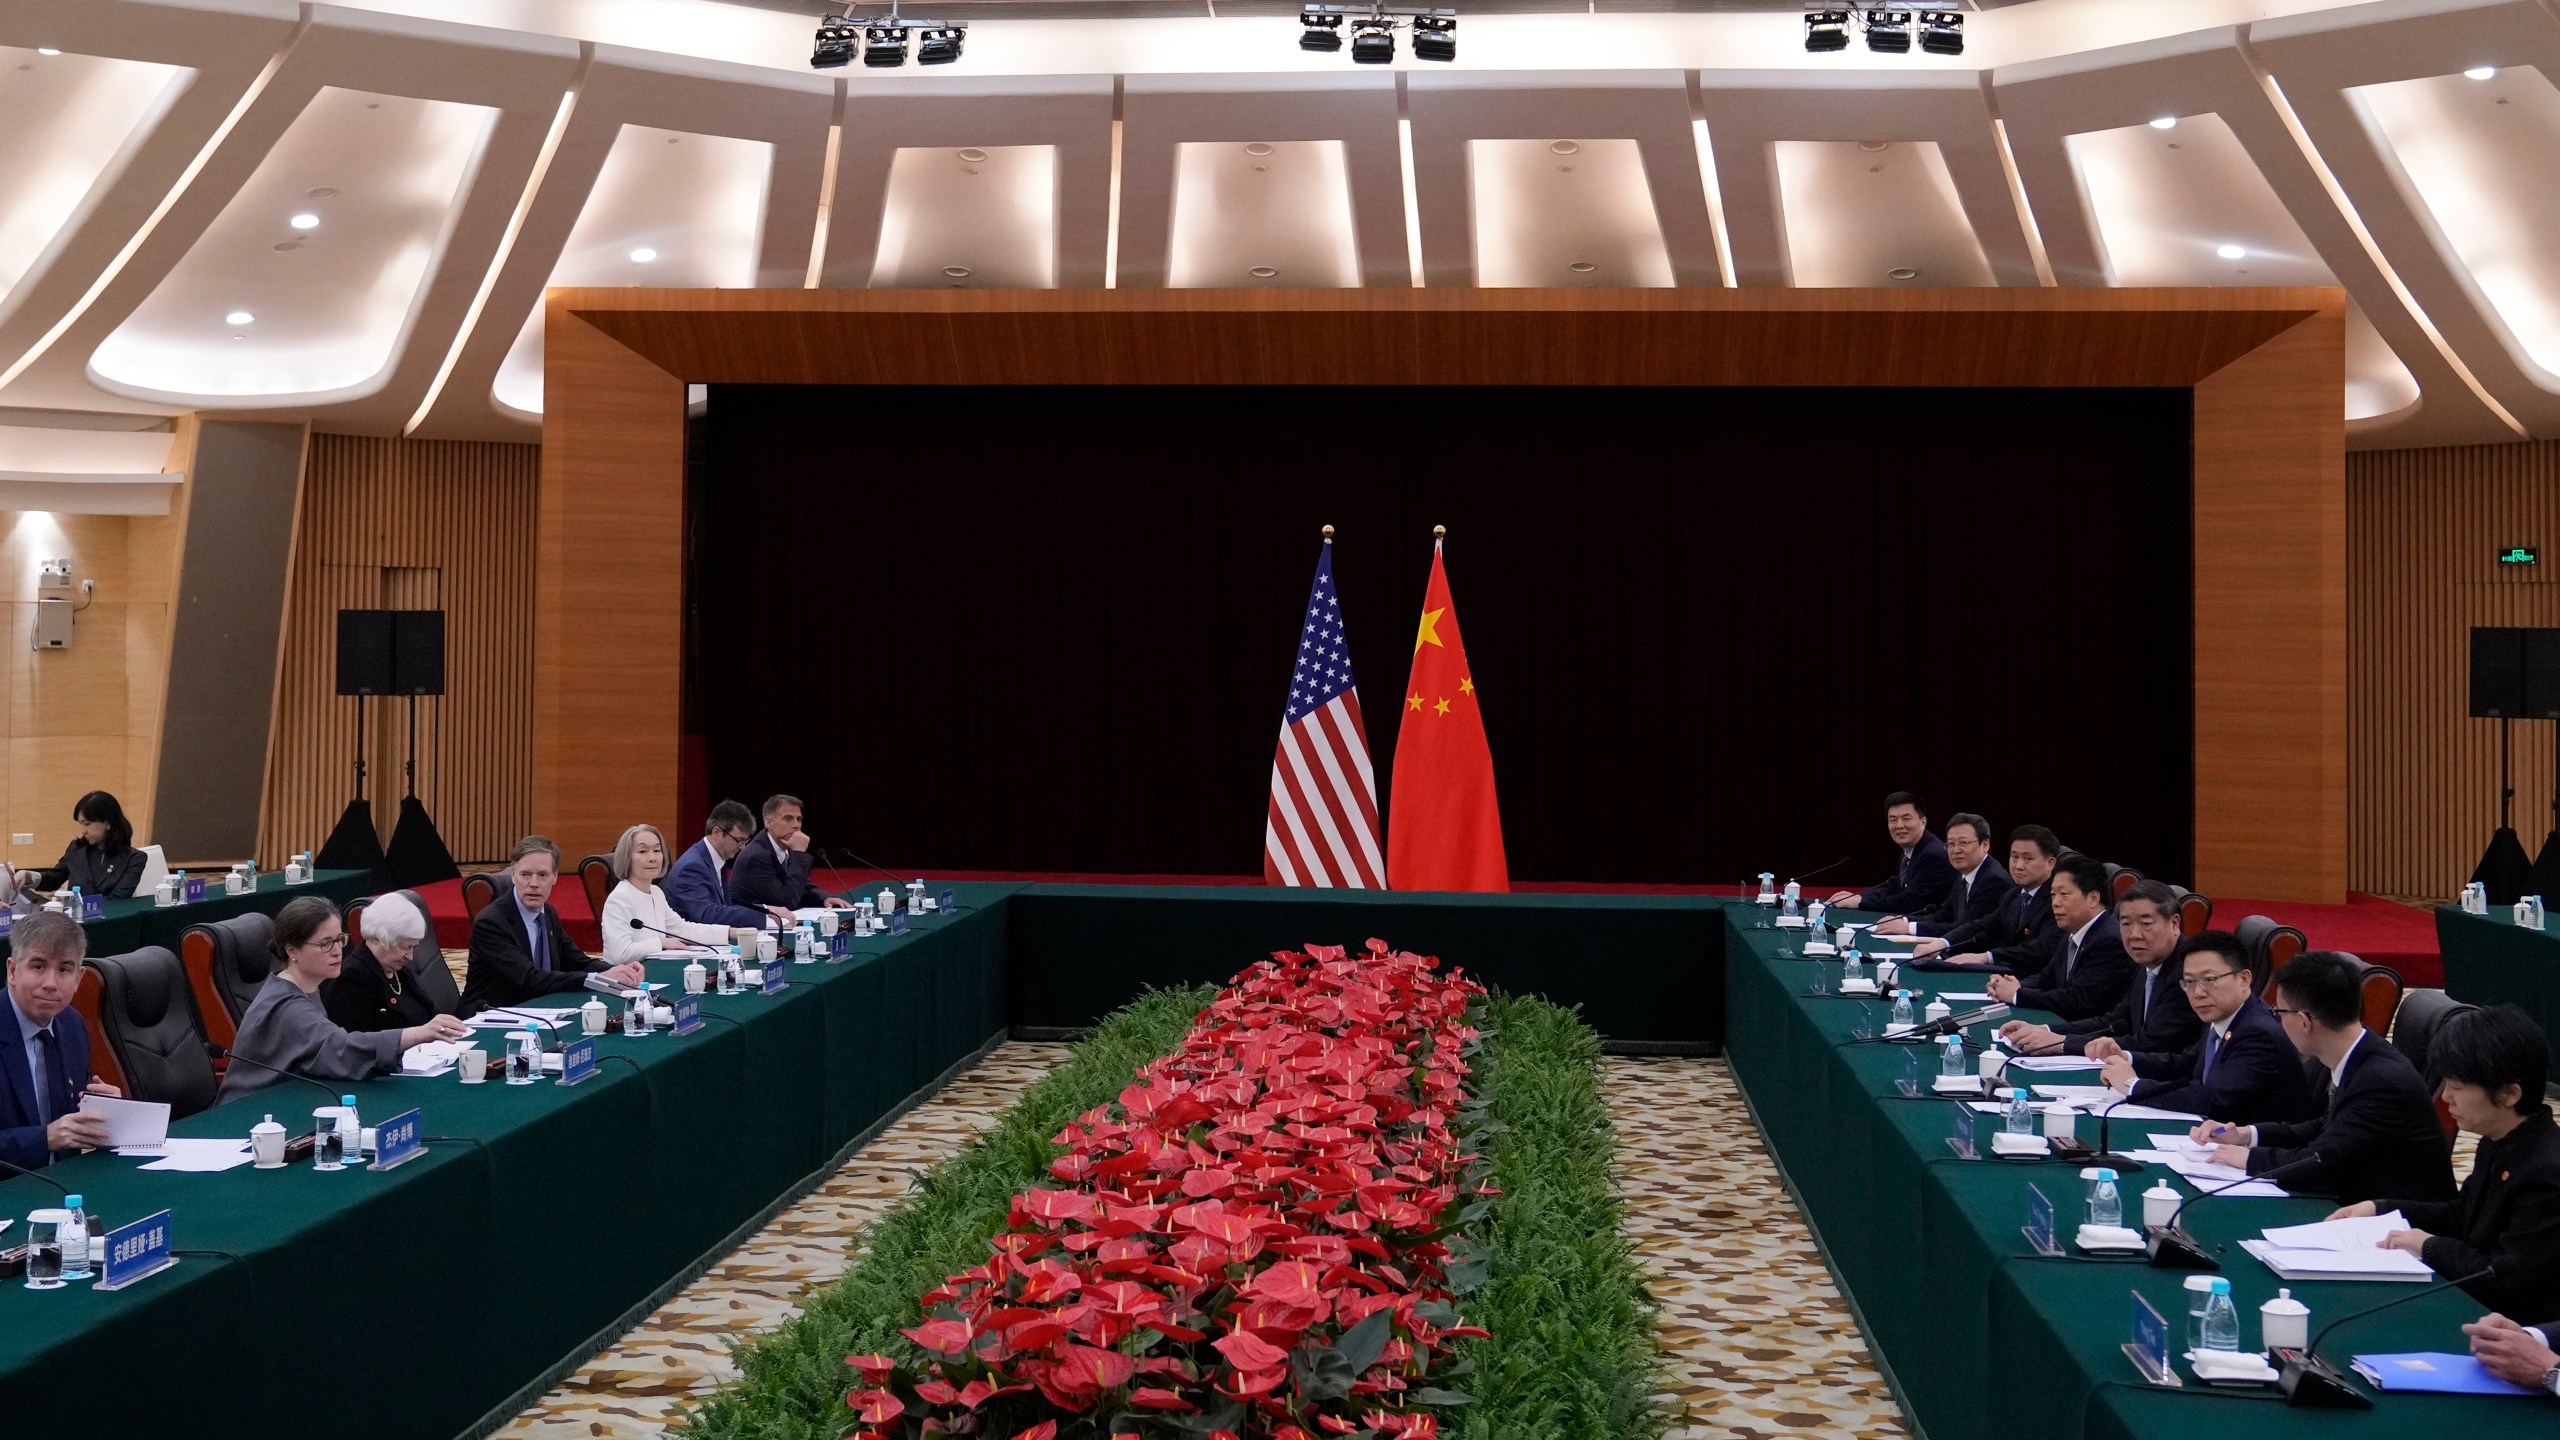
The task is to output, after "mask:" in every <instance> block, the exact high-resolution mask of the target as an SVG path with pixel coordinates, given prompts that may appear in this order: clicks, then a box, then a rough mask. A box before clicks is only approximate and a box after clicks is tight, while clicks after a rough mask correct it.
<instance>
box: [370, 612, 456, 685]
mask: <svg viewBox="0 0 2560 1440" xmlns="http://www.w3.org/2000/svg"><path fill="white" fill-rule="evenodd" d="M383 613H384V614H387V615H389V616H390V617H391V622H392V623H391V693H392V694H394V695H441V694H443V693H444V612H443V611H441V610H387V611H384V612H383Z"/></svg>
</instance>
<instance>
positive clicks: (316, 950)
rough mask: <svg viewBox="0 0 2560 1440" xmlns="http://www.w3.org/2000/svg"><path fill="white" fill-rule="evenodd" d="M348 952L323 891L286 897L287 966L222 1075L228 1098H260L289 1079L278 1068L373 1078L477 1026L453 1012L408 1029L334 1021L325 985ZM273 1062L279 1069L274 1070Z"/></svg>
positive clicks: (279, 918)
mask: <svg viewBox="0 0 2560 1440" xmlns="http://www.w3.org/2000/svg"><path fill="white" fill-rule="evenodd" d="M346 950H347V931H346V927H345V926H344V925H343V924H341V923H340V922H339V920H338V907H337V906H335V905H333V904H331V903H330V902H328V901H326V900H323V899H321V898H320V897H319V896H317V895H305V896H302V897H300V898H299V899H296V900H291V901H288V902H286V904H285V907H284V908H283V909H282V910H279V911H277V912H276V938H275V954H276V958H277V959H279V960H281V961H282V962H284V963H283V968H282V969H279V970H278V971H276V972H275V973H274V974H272V975H270V976H268V977H267V983H266V984H265V985H263V986H261V987H260V988H259V990H258V994H257V997H256V998H255V999H253V1000H251V1001H250V1002H249V1011H248V1013H247V1014H245V1015H243V1016H241V1017H240V1038H239V1039H238V1040H236V1041H234V1042H233V1044H232V1046H231V1066H230V1068H229V1069H227V1070H225V1071H224V1072H223V1075H222V1094H221V1097H220V1098H221V1099H223V1100H236V1099H238V1098H239V1097H241V1096H243V1095H254V1094H256V1093H257V1092H258V1091H260V1090H264V1089H266V1088H267V1087H268V1086H270V1085H280V1084H282V1083H284V1077H283V1076H281V1075H278V1074H277V1073H276V1071H277V1070H286V1071H290V1072H292V1073H293V1074H296V1075H302V1076H307V1077H309V1078H311V1079H314V1080H365V1079H370V1078H371V1077H373V1076H376V1075H386V1074H389V1073H390V1072H391V1071H394V1070H397V1069H399V1068H400V1052H401V1051H403V1050H406V1049H408V1048H409V1047H411V1046H413V1045H423V1044H425V1043H426V1042H427V1041H429V1040H459V1039H461V1038H462V1037H464V1036H465V1035H468V1034H470V1033H471V1027H470V1026H468V1025H465V1024H463V1023H462V1022H461V1021H460V1020H457V1019H455V1018H454V1017H452V1016H450V1015H438V1016H435V1017H434V1018H432V1019H430V1020H428V1021H426V1022H425V1023H424V1024H420V1025H411V1026H408V1027H407V1028H405V1029H400V1030H382V1031H376V1032H373V1033H370V1034H350V1033H348V1032H347V1031H345V1030H341V1029H339V1028H338V1027H337V1026H336V1025H333V1024H331V1023H330V1021H329V1012H328V1011H327V1010H325V1009H323V1008H322V1007H321V1004H320V987H321V985H322V984H323V983H325V982H327V981H329V980H331V979H334V978H336V976H337V974H338V970H339V965H340V962H341V961H342V960H343V959H344V958H345V956H346ZM268 1066H273V1067H275V1068H274V1069H268V1068H266V1067H268Z"/></svg>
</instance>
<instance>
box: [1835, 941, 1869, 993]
mask: <svg viewBox="0 0 2560 1440" xmlns="http://www.w3.org/2000/svg"><path fill="white" fill-rule="evenodd" d="M1866 978H1867V957H1865V956H1864V955H1861V954H1859V953H1858V952H1857V951H1855V950H1852V951H1850V952H1849V953H1848V954H1846V955H1844V956H1842V957H1840V980H1841V983H1842V984H1844V985H1845V984H1847V983H1848V982H1849V981H1851V980H1864V979H1866Z"/></svg>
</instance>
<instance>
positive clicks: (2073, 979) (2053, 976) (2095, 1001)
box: [2011, 910, 2192, 1020]
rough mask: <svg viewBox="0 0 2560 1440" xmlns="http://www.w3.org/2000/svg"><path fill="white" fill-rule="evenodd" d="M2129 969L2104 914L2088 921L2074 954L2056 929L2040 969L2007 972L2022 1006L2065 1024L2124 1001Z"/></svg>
mask: <svg viewBox="0 0 2560 1440" xmlns="http://www.w3.org/2000/svg"><path fill="white" fill-rule="evenodd" d="M2133 968H2134V967H2133V957H2132V956H2130V955H2127V954H2126V953H2125V952H2124V941H2123V940H2122V939H2120V938H2118V937H2117V934H2116V912H2114V911H2113V910H2105V911H2101V912H2099V915H2098V918H2097V919H2095V920H2092V921H2090V922H2089V929H2088V932H2087V933H2086V934H2084V935H2082V936H2081V937H2080V946H2079V949H2078V951H2077V952H2076V953H2075V952H2074V951H2073V949H2072V945H2071V937H2070V936H2068V935H2065V934H2062V933H2061V930H2060V927H2059V926H2057V927H2055V935H2054V943H2053V946H2052V948H2051V949H2050V950H2048V951H2047V952H2046V955H2045V962H2044V965H2043V966H2042V968H2040V969H2036V970H2024V969H2012V971H2011V973H2012V974H2014V975H2016V976H2017V977H2018V1004H2019V1005H2021V1006H2022V1007H2025V1008H2027V1009H2030V1010H2050V1011H2052V1012H2053V1013H2054V1014H2056V1015H2059V1016H2061V1017H2062V1018H2063V1019H2065V1020H2085V1019H2087V1018H2089V1017H2090V1016H2092V1015H2103V1014H2105V1013H2106V1012H2107V1010H2108V1008H2109V1007H2111V1006H2113V1005H2115V1004H2116V1003H2117V1002H2118V1001H2120V1000H2122V999H2124V992H2125V987H2126V986H2128V985H2130V984H2132V983H2133ZM2190 1013H2192V1012H2190Z"/></svg>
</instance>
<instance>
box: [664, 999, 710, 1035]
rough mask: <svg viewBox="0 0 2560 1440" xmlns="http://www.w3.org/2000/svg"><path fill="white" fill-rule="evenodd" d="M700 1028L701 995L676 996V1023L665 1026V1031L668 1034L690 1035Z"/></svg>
mask: <svg viewBox="0 0 2560 1440" xmlns="http://www.w3.org/2000/svg"><path fill="white" fill-rule="evenodd" d="M701 1028H702V997H701V996H699V995H679V996H677V997H676V1023H674V1024H673V1025H670V1026H668V1027H667V1033H668V1034H670V1035H690V1034H692V1033H693V1032H694V1031H696V1030H699V1029H701Z"/></svg>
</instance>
